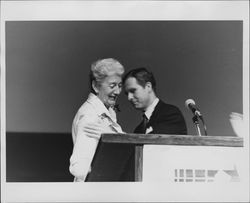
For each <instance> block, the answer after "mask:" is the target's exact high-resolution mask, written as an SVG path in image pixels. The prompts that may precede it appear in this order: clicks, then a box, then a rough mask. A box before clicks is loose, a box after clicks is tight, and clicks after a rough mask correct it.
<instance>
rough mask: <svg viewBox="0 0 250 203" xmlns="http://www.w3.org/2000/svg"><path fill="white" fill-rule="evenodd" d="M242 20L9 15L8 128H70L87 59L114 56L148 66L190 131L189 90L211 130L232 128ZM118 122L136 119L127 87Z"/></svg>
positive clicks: (130, 123)
mask: <svg viewBox="0 0 250 203" xmlns="http://www.w3.org/2000/svg"><path fill="white" fill-rule="evenodd" d="M242 31H243V24H242V21H67V22H66V21H60V22H59V21H57V22H56V21H26V22H24V21H20V22H19V21H18V22H16V21H15V22H14V21H9V22H7V23H6V88H7V91H6V104H7V105H6V108H7V111H6V113H7V120H6V121H7V131H12V132H50V133H51V132H55V133H58V132H62V133H65V132H70V131H71V124H72V119H73V117H74V115H75V113H76V111H77V109H78V108H79V107H80V105H81V104H82V103H83V102H84V101H85V99H86V98H87V95H88V92H89V87H88V72H89V69H90V64H91V63H92V62H93V61H94V60H96V59H99V58H105V57H114V58H116V59H118V60H119V61H120V62H121V63H122V64H123V65H124V66H125V68H126V70H127V71H128V70H130V69H131V68H136V67H140V66H146V67H149V68H151V69H152V70H153V72H154V74H155V77H156V79H157V83H158V84H157V91H158V95H159V96H160V98H162V99H163V100H164V101H166V102H168V103H171V104H175V105H177V106H178V107H179V108H180V109H181V111H182V112H183V114H184V117H185V119H186V122H187V125H188V131H189V134H195V129H194V126H193V123H192V114H191V113H190V112H189V111H188V110H187V109H186V108H185V106H184V102H185V100H186V99H188V98H192V99H194V100H195V101H196V103H197V105H198V107H199V108H200V109H201V111H202V113H203V114H204V118H205V121H206V124H207V128H208V133H209V134H211V135H233V134H234V132H233V130H232V127H231V126H230V123H229V114H230V113H231V112H232V111H234V112H238V113H242V109H243V107H242V100H243V99H242V97H243V92H242V85H243V81H242V43H243V41H242V34H243V32H242ZM119 103H120V106H121V109H122V111H121V112H120V113H119V115H118V118H119V123H121V125H122V126H123V129H124V130H125V131H127V132H132V131H133V129H134V127H135V124H136V123H137V122H139V120H140V114H139V113H138V112H135V111H134V109H133V108H132V106H130V104H129V103H128V102H127V100H126V97H125V95H124V94H122V95H121V97H120V99H119Z"/></svg>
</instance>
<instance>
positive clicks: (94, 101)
mask: <svg viewBox="0 0 250 203" xmlns="http://www.w3.org/2000/svg"><path fill="white" fill-rule="evenodd" d="M91 122H93V123H99V124H101V125H103V126H104V127H108V128H110V130H111V131H113V132H114V133H123V131H122V129H121V127H120V125H119V124H118V123H117V121H116V113H115V111H114V110H113V109H112V108H109V110H108V109H107V108H106V107H105V106H104V104H103V102H102V101H101V100H100V99H99V98H98V97H97V96H96V95H94V94H93V93H90V94H89V97H88V99H87V101H86V102H85V103H84V104H83V105H82V106H81V107H80V109H79V110H78V112H77V114H76V116H75V118H74V120H73V125H72V139H73V143H74V149H73V153H72V155H71V157H70V167H69V170H70V173H71V174H72V175H74V176H75V180H74V181H77V182H79V181H84V180H85V179H86V176H87V174H88V173H89V172H90V170H91V162H92V159H93V157H94V154H95V151H96V148H97V145H98V142H99V140H97V139H96V138H91V137H88V136H87V135H85V133H84V132H83V130H82V129H83V128H84V126H86V124H87V123H91Z"/></svg>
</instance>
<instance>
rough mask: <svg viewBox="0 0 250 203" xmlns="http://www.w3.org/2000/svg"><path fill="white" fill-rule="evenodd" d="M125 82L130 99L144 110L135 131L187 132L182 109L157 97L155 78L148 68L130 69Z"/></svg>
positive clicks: (182, 133) (158, 132) (156, 132)
mask: <svg viewBox="0 0 250 203" xmlns="http://www.w3.org/2000/svg"><path fill="white" fill-rule="evenodd" d="M123 84H124V89H125V93H126V95H127V97H128V100H129V101H130V102H131V104H132V105H133V106H134V107H135V108H136V109H138V110H140V111H142V112H143V120H142V122H141V123H140V124H139V125H138V126H137V127H136V128H135V130H134V132H135V133H145V134H148V133H152V134H179V135H185V134H187V127H186V123H185V120H184V117H183V115H182V113H181V111H180V110H179V109H178V108H177V107H176V106H174V105H171V104H166V103H164V102H163V101H162V100H160V99H159V98H158V97H157V95H156V82H155V78H154V76H153V74H152V73H151V72H149V71H148V70H147V69H146V68H137V69H133V70H131V71H129V72H128V73H127V74H126V75H125V76H124V78H123Z"/></svg>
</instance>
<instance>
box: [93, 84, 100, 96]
mask: <svg viewBox="0 0 250 203" xmlns="http://www.w3.org/2000/svg"><path fill="white" fill-rule="evenodd" d="M92 88H93V90H94V91H95V93H96V94H98V92H99V89H98V87H97V84H96V81H92Z"/></svg>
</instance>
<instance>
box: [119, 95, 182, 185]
mask: <svg viewBox="0 0 250 203" xmlns="http://www.w3.org/2000/svg"><path fill="white" fill-rule="evenodd" d="M148 126H151V127H152V128H153V131H152V132H150V133H152V134H175V135H186V134H187V127H186V122H185V120H184V117H183V115H182V113H181V111H180V110H179V109H178V108H177V107H176V106H174V105H170V104H166V103H164V102H163V101H161V100H160V101H159V102H158V104H157V105H156V107H155V109H154V111H153V113H152V115H151V117H150V120H149V122H148ZM134 132H135V133H143V130H142V123H140V124H139V125H138V126H137V127H136V129H135V130H134ZM134 154H135V151H134V146H132V145H131V148H130V158H129V160H128V162H127V164H126V167H125V168H124V171H123V174H122V176H121V180H120V181H134V180H135V174H134V169H135V157H134Z"/></svg>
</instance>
